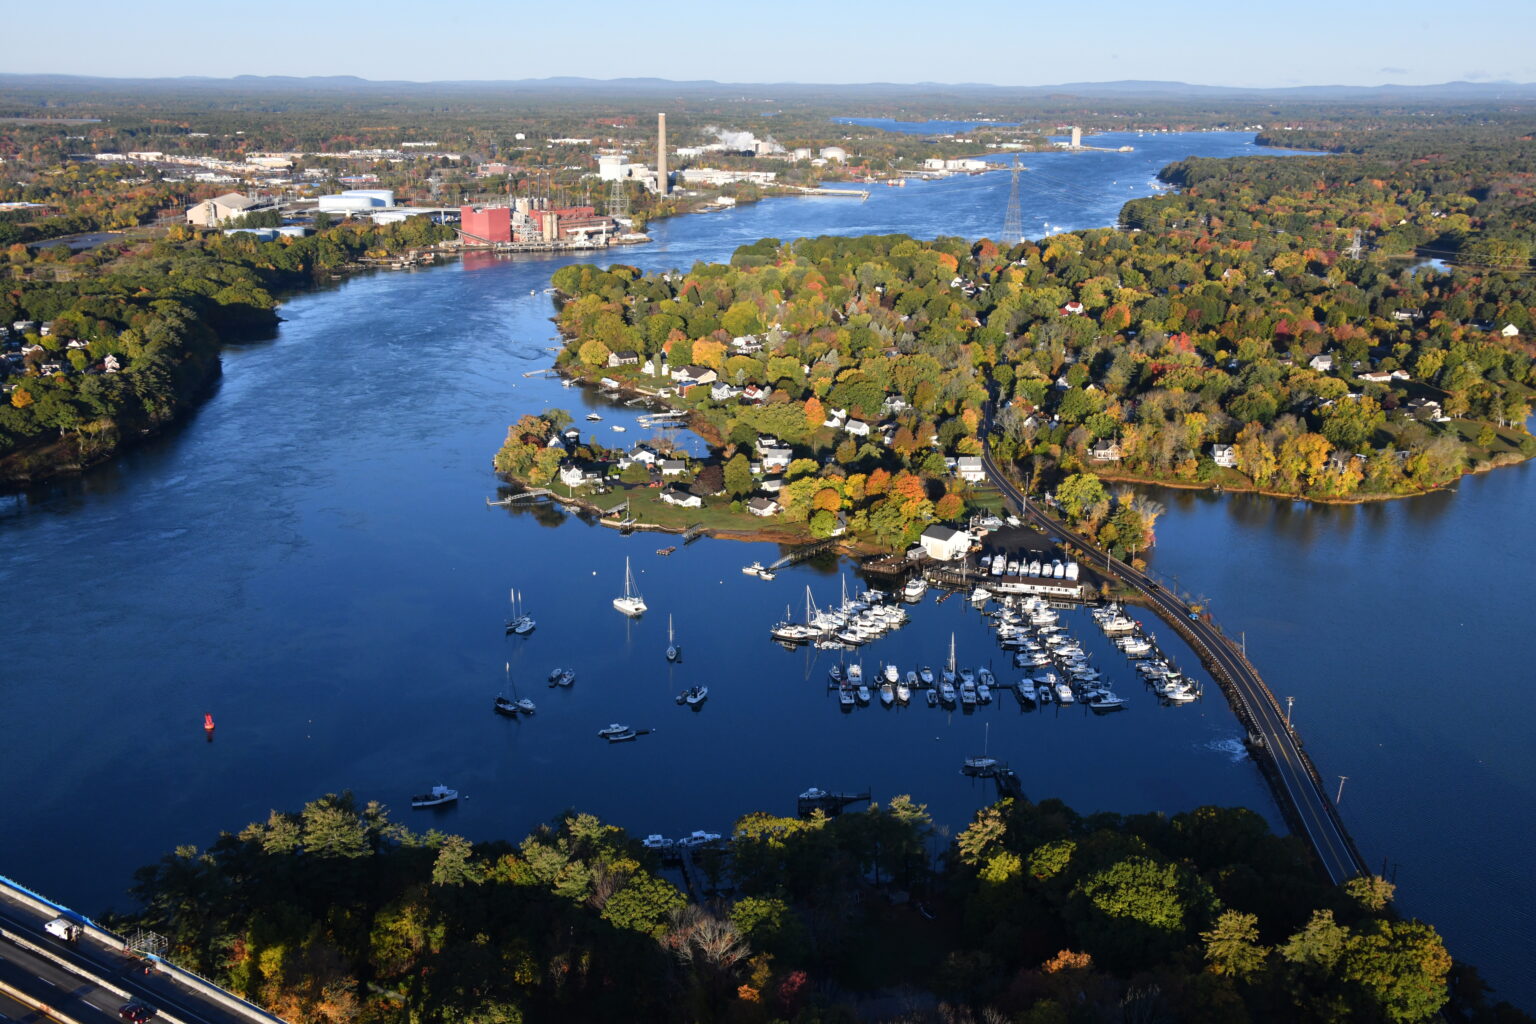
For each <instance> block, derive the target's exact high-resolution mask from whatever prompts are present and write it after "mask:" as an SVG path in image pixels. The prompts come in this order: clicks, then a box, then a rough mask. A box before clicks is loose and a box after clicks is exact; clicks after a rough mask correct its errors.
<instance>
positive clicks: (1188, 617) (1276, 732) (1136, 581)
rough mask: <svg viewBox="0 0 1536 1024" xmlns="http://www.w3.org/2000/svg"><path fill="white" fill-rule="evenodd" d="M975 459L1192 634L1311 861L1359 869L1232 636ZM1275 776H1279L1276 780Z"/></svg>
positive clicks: (1014, 496)
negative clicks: (1270, 768)
mask: <svg viewBox="0 0 1536 1024" xmlns="http://www.w3.org/2000/svg"><path fill="white" fill-rule="evenodd" d="M983 436H985V434H984V435H983ZM981 464H982V467H983V468H984V469H985V471H986V473H987V476H988V478H989V479H990V480H991V481H992V483H993V484H994V485H995V486H996V487H997V488H998V490H1000V491H1002V493H1003V496H1004V497H1005V498H1006V499H1007V500H1008V501H1009V502H1010V503H1011V504H1012V505H1014V506H1015V507H1016V508H1018V509H1019V510H1021V512H1022V513H1023V514H1024V515H1025V516H1026V517H1027V518H1028V519H1029V521H1030V522H1032V523H1034V524H1035V525H1036V526H1038V527H1040V528H1041V529H1042V530H1044V531H1045V532H1046V533H1048V534H1054V535H1056V536H1058V537H1061V538H1062V539H1064V540H1066V541H1068V542H1069V543H1071V544H1073V545H1075V546H1076V547H1077V548H1078V549H1079V550H1080V551H1082V552H1083V553H1084V554H1085V555H1088V556H1093V557H1095V558H1096V559H1097V561H1098V562H1100V563H1103V564H1108V565H1110V566H1111V568H1110V569H1109V571H1110V572H1111V573H1112V574H1113V575H1115V576H1116V577H1118V578H1119V579H1120V580H1121V582H1123V583H1125V584H1127V585H1129V586H1131V587H1132V588H1134V589H1135V590H1137V591H1140V592H1141V594H1142V595H1143V596H1145V597H1146V598H1147V599H1148V600H1149V601H1150V603H1151V604H1152V606H1153V608H1154V609H1156V611H1157V612H1158V614H1160V615H1162V616H1163V617H1164V618H1165V619H1167V620H1169V621H1170V622H1179V623H1180V624H1181V625H1183V626H1185V627H1187V628H1188V630H1189V631H1190V632H1191V633H1192V634H1194V637H1195V647H1196V648H1197V653H1199V654H1200V655H1201V656H1202V657H1203V658H1204V659H1205V660H1206V662H1207V663H1208V664H1214V665H1216V666H1217V667H1218V668H1219V670H1220V671H1221V672H1222V673H1223V674H1225V676H1226V677H1227V678H1228V679H1229V680H1230V681H1231V685H1232V687H1233V689H1234V690H1235V691H1236V693H1235V695H1233V694H1231V693H1230V692H1229V697H1231V698H1232V700H1233V703H1234V704H1235V705H1238V706H1237V707H1234V710H1235V711H1237V713H1238V715H1239V717H1240V718H1242V719H1243V720H1244V721H1245V722H1246V723H1247V725H1248V726H1249V730H1250V732H1251V733H1252V734H1253V735H1254V736H1255V737H1257V738H1258V739H1259V740H1260V741H1262V742H1263V744H1264V745H1265V746H1266V747H1267V748H1268V750H1269V752H1270V754H1271V757H1270V758H1269V761H1270V763H1272V764H1273V765H1274V769H1275V770H1274V775H1273V776H1272V777H1271V784H1272V789H1273V790H1274V793H1275V799H1276V801H1278V802H1279V803H1280V804H1281V805H1282V809H1284V810H1286V811H1287V816H1288V817H1289V818H1291V819H1292V820H1293V821H1295V822H1297V823H1299V824H1300V825H1301V827H1302V830H1303V832H1304V837H1305V838H1306V839H1307V840H1308V842H1310V843H1311V845H1312V849H1313V852H1314V853H1316V855H1317V859H1318V861H1319V862H1320V863H1321V864H1322V866H1323V869H1324V870H1325V871H1326V872H1327V873H1328V877H1329V878H1330V879H1331V880H1332V881H1333V883H1334V884H1335V885H1337V884H1339V883H1342V882H1344V881H1346V880H1348V879H1350V878H1353V877H1354V876H1356V875H1359V874H1363V873H1364V872H1365V870H1366V869H1365V865H1364V864H1362V863H1360V861H1359V859H1358V857H1357V855H1356V853H1355V849H1354V846H1353V844H1352V843H1351V842H1350V840H1349V837H1348V835H1346V834H1345V831H1344V824H1343V822H1342V820H1340V818H1339V816H1338V811H1337V810H1336V809H1335V808H1334V806H1333V804H1332V802H1331V801H1330V800H1329V799H1328V795H1327V794H1326V793H1324V792H1323V791H1322V789H1321V788H1320V787H1319V785H1318V783H1317V781H1316V780H1315V779H1314V778H1313V777H1312V775H1311V773H1310V772H1309V771H1308V765H1307V759H1306V757H1305V756H1304V755H1303V754H1302V752H1301V747H1300V745H1299V744H1298V743H1297V741H1296V734H1295V733H1294V732H1293V731H1292V730H1291V729H1290V728H1289V727H1288V726H1287V725H1286V724H1285V716H1284V714H1282V713H1281V711H1280V709H1279V707H1278V705H1277V704H1276V703H1275V701H1274V696H1273V695H1272V694H1271V693H1270V692H1269V688H1268V687H1267V686H1265V684H1264V681H1263V680H1262V679H1261V678H1259V674H1258V672H1257V670H1255V669H1254V667H1253V666H1252V665H1251V664H1249V663H1248V659H1246V658H1245V657H1243V656H1242V654H1241V653H1240V652H1239V651H1238V650H1237V649H1236V648H1235V647H1234V646H1233V644H1232V641H1231V640H1229V639H1228V638H1227V637H1226V636H1224V635H1223V634H1222V633H1221V632H1220V631H1218V630H1217V629H1216V628H1215V627H1214V626H1212V625H1211V624H1210V623H1208V622H1205V621H1204V620H1202V619H1200V618H1199V617H1198V616H1197V615H1196V614H1195V613H1194V611H1193V610H1192V609H1191V608H1190V607H1189V605H1188V604H1186V603H1185V602H1184V601H1183V600H1182V599H1181V598H1179V597H1178V596H1177V595H1176V594H1170V593H1168V591H1166V590H1164V589H1163V588H1162V587H1160V586H1159V585H1158V584H1157V583H1156V582H1155V581H1154V580H1153V579H1152V578H1151V577H1149V576H1147V575H1146V574H1145V573H1142V572H1138V571H1137V570H1136V569H1134V568H1132V567H1131V566H1129V565H1126V564H1124V563H1123V562H1109V560H1108V558H1107V556H1106V555H1105V553H1104V552H1103V551H1100V550H1099V549H1098V548H1096V547H1094V546H1093V545H1092V544H1090V543H1089V542H1088V541H1087V540H1086V539H1085V538H1083V537H1081V536H1078V535H1077V534H1076V533H1073V532H1072V531H1071V530H1068V529H1067V528H1066V527H1064V526H1062V525H1061V524H1060V523H1057V522H1056V521H1054V520H1053V519H1051V518H1050V517H1049V516H1047V515H1045V514H1044V513H1043V512H1041V511H1040V510H1038V509H1036V508H1035V507H1034V506H1033V505H1031V504H1030V503H1029V502H1028V501H1026V500H1025V498H1024V495H1023V493H1022V492H1021V491H1020V490H1019V489H1018V488H1017V487H1015V486H1014V485H1013V483H1012V481H1010V480H1008V479H1007V478H1005V477H1004V476H1003V474H1002V473H1001V472H1000V471H999V470H998V468H997V466H996V464H995V463H994V462H993V461H992V452H991V450H990V448H986V447H984V449H983V452H982V463H981ZM1277 780H1278V781H1277Z"/></svg>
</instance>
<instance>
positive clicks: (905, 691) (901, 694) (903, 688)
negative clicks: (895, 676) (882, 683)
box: [896, 672, 912, 704]
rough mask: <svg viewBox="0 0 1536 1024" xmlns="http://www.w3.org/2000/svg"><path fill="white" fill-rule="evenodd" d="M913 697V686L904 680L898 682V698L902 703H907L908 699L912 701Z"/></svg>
mask: <svg viewBox="0 0 1536 1024" xmlns="http://www.w3.org/2000/svg"><path fill="white" fill-rule="evenodd" d="M908 675H911V673H910V672H909V673H908ZM911 699H912V687H910V686H908V685H907V684H906V683H904V682H902V683H897V684H896V700H897V701H899V702H900V703H902V704H905V703H907V702H908V701H910V700H911Z"/></svg>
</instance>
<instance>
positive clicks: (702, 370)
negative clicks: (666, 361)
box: [672, 364, 720, 386]
mask: <svg viewBox="0 0 1536 1024" xmlns="http://www.w3.org/2000/svg"><path fill="white" fill-rule="evenodd" d="M672 379H673V380H674V381H676V382H677V383H678V384H680V385H685V386H686V385H689V384H713V383H714V382H715V381H717V380H719V379H720V375H719V374H718V373H716V372H715V371H714V370H712V369H710V368H709V367H707V366H699V365H698V364H694V365H692V366H679V367H678V368H677V369H675V370H673V371H672Z"/></svg>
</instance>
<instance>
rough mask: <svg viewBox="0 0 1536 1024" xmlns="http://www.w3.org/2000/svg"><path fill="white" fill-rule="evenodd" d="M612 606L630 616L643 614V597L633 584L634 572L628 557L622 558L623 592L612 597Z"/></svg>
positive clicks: (636, 616) (635, 616) (634, 616)
mask: <svg viewBox="0 0 1536 1024" xmlns="http://www.w3.org/2000/svg"><path fill="white" fill-rule="evenodd" d="M613 606H614V607H615V608H617V609H618V610H619V611H621V612H623V613H624V614H625V615H628V616H629V617H630V618H638V617H639V616H641V615H643V614H645V598H643V597H641V596H640V589H639V588H638V587H636V586H635V574H634V573H633V572H632V571H630V568H629V559H628V558H626V559H624V593H623V595H622V596H620V597H616V598H614V599H613Z"/></svg>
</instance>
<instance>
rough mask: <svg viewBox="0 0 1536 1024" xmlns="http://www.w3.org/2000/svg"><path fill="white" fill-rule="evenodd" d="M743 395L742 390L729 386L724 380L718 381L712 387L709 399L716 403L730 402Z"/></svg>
mask: <svg viewBox="0 0 1536 1024" xmlns="http://www.w3.org/2000/svg"><path fill="white" fill-rule="evenodd" d="M740 394H741V388H738V387H735V386H734V385H731V384H727V383H726V382H725V381H723V380H717V381H715V383H714V384H712V385H711V386H710V389H709V397H710V399H711V400H712V401H715V402H729V401H730V400H731V399H733V398H735V397H737V396H738V395H740Z"/></svg>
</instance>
